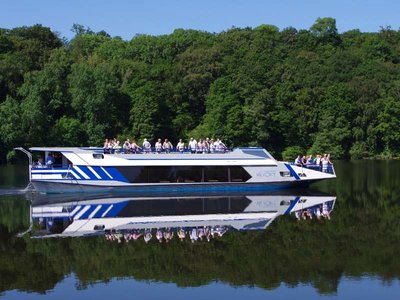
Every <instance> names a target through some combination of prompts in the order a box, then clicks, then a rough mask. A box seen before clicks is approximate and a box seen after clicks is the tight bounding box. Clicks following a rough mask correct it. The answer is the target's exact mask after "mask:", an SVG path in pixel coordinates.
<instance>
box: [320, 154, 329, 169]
mask: <svg viewBox="0 0 400 300" xmlns="http://www.w3.org/2000/svg"><path fill="white" fill-rule="evenodd" d="M321 161H322V172H324V173H327V172H328V164H329V160H328V155H327V154H324V157H322V159H321Z"/></svg>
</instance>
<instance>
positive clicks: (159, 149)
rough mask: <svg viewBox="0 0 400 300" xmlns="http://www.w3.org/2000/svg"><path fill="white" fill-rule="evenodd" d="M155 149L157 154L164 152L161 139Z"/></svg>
mask: <svg viewBox="0 0 400 300" xmlns="http://www.w3.org/2000/svg"><path fill="white" fill-rule="evenodd" d="M155 148H156V153H157V154H160V153H161V151H162V144H161V139H158V140H157V142H156V144H155Z"/></svg>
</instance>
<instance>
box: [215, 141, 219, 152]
mask: <svg viewBox="0 0 400 300" xmlns="http://www.w3.org/2000/svg"><path fill="white" fill-rule="evenodd" d="M214 151H219V139H217V140H216V141H215V142H214Z"/></svg>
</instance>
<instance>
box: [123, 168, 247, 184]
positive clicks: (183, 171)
mask: <svg viewBox="0 0 400 300" xmlns="http://www.w3.org/2000/svg"><path fill="white" fill-rule="evenodd" d="M117 169H118V171H120V172H121V173H122V175H123V176H124V177H125V178H126V179H127V180H128V181H129V182H131V183H174V182H183V183H191V182H229V181H231V182H245V181H247V180H249V179H250V178H251V176H250V175H249V174H248V173H247V172H246V170H244V168H243V167H240V166H233V167H224V166H208V167H200V166H199V167H197V166H171V167H167V166H154V167H144V166H142V167H117Z"/></svg>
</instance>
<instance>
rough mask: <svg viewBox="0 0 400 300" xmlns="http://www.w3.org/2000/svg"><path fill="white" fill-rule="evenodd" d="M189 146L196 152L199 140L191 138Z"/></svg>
mask: <svg viewBox="0 0 400 300" xmlns="http://www.w3.org/2000/svg"><path fill="white" fill-rule="evenodd" d="M189 148H190V151H191V152H192V153H196V150H197V141H196V140H195V139H193V138H190V141H189Z"/></svg>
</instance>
